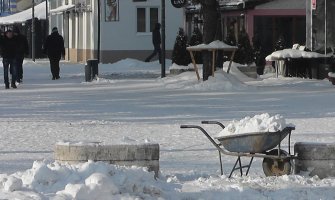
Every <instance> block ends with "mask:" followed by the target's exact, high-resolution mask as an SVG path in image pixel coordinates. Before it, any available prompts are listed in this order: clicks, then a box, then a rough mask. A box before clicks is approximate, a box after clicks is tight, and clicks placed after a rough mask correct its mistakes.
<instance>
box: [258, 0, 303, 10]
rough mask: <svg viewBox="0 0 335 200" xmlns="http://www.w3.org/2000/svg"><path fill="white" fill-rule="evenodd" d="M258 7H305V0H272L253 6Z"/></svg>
mask: <svg viewBox="0 0 335 200" xmlns="http://www.w3.org/2000/svg"><path fill="white" fill-rule="evenodd" d="M258 9H303V10H305V9H306V0H274V1H270V2H267V3H264V4H260V5H258V6H256V7H255V10H258Z"/></svg>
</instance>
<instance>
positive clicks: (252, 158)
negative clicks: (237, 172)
mask: <svg viewBox="0 0 335 200" xmlns="http://www.w3.org/2000/svg"><path fill="white" fill-rule="evenodd" d="M253 160H254V157H251V159H250V162H249V165H248V169H247V173H245V175H246V176H248V173H249V170H250V167H251V164H252V161H253Z"/></svg>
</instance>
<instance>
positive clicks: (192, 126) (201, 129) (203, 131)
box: [180, 125, 222, 151]
mask: <svg viewBox="0 0 335 200" xmlns="http://www.w3.org/2000/svg"><path fill="white" fill-rule="evenodd" d="M180 128H196V129H199V130H200V131H201V132H202V133H203V134H205V136H206V137H207V138H208V139H209V141H211V142H212V143H213V145H214V146H215V147H216V148H217V149H218V150H219V151H222V149H221V148H220V146H219V145H220V144H217V143H216V142H215V141H214V139H213V138H212V137H211V136H210V135H209V134H208V133H207V131H205V129H203V128H202V127H201V126H197V125H180Z"/></svg>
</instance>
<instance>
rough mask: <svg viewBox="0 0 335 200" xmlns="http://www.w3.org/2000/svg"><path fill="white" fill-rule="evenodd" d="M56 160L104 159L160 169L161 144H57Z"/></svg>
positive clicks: (115, 162) (116, 162) (126, 164)
mask: <svg viewBox="0 0 335 200" xmlns="http://www.w3.org/2000/svg"><path fill="white" fill-rule="evenodd" d="M54 157H55V160H57V161H61V162H68V163H79V162H87V161H88V160H93V161H104V162H108V163H111V164H116V165H125V166H132V165H135V166H140V167H147V168H148V170H149V171H154V172H155V174H156V176H157V175H158V171H159V144H149V143H148V144H115V145H101V144H98V143H88V144H76V143H73V144H56V145H55V151H54Z"/></svg>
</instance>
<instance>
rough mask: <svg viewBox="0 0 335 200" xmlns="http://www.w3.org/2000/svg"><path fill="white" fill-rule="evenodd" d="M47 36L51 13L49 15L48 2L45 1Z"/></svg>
mask: <svg viewBox="0 0 335 200" xmlns="http://www.w3.org/2000/svg"><path fill="white" fill-rule="evenodd" d="M45 26H46V27H45V34H46V35H45V36H47V35H49V13H48V0H45Z"/></svg>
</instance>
